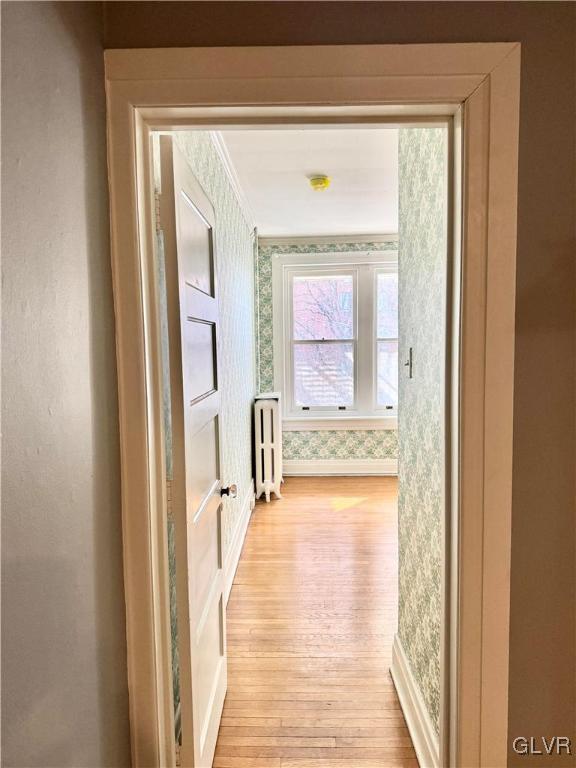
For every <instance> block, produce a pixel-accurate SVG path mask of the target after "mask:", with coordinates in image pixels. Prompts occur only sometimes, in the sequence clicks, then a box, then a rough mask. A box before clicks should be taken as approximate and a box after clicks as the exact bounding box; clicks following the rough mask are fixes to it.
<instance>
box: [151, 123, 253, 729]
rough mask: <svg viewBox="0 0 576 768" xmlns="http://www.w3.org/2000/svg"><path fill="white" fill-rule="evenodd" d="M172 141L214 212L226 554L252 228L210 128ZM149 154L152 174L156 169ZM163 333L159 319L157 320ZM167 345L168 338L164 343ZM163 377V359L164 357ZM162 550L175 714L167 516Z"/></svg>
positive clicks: (244, 371) (239, 474)
mask: <svg viewBox="0 0 576 768" xmlns="http://www.w3.org/2000/svg"><path fill="white" fill-rule="evenodd" d="M174 140H175V143H176V144H177V145H178V147H179V148H180V150H181V151H182V153H183V154H184V155H185V157H186V158H187V160H188V162H189V164H190V168H191V169H192V172H193V173H194V176H195V177H196V179H197V180H198V182H199V183H200V185H201V186H202V188H203V189H204V192H205V193H206V195H207V196H208V198H209V199H210V201H211V202H212V205H213V206H214V211H215V218H216V230H215V238H216V249H217V250H216V253H217V265H216V269H217V279H218V291H219V298H220V302H221V305H222V306H224V307H226V311H225V312H222V313H221V319H220V348H219V351H220V371H219V382H220V390H221V392H222V407H221V413H220V425H221V434H223V435H224V436H226V435H228V436H230V437H229V439H223V440H222V441H221V476H222V483H223V485H229V484H230V483H236V484H237V485H238V496H237V498H236V499H225V500H224V506H223V515H222V540H223V541H222V546H223V556H224V558H226V555H227V553H228V550H229V547H230V545H231V542H232V539H233V536H234V532H235V529H236V525H237V523H238V521H239V520H240V514H241V510H242V504H243V502H244V500H245V499H246V496H247V494H248V493H249V490H250V488H251V483H252V403H253V400H254V395H255V393H256V349H255V346H256V343H255V339H256V323H255V316H254V305H255V298H254V258H255V243H254V233H253V231H252V229H251V226H250V224H249V223H248V222H247V221H246V219H245V217H244V214H243V213H242V210H241V208H240V206H239V204H238V201H237V199H236V196H235V194H234V191H233V189H232V186H231V184H230V182H229V180H228V176H227V174H226V171H225V169H224V166H223V164H222V162H221V160H220V157H219V155H218V152H217V150H216V148H215V146H214V144H213V143H212V139H211V138H210V134H209V133H207V132H205V131H204V132H203V131H186V132H184V131H181V132H176V133H175V134H174ZM158 171H159V169H158V155H157V153H155V173H156V178H157V179H158V178H159V173H158ZM158 246H159V247H158V262H159V273H160V274H159V285H160V290H162V285H163V243H162V237H161V234H160V236H159V239H158ZM162 326H163V329H164V333H167V327H166V326H165V322H162ZM166 346H167V345H166ZM164 368H165V374H164V375H165V376H167V375H168V364H167V361H165V365H164ZM165 423H166V434H167V454H168V456H167V465H168V470H170V466H171V457H170V413H169V401H167V403H165ZM168 550H169V565H170V567H169V570H170V591H171V599H170V603H171V624H172V668H173V678H174V701H175V709H176V715H177V714H178V702H179V681H178V676H179V675H178V643H177V634H178V627H177V615H176V578H175V573H176V570H175V532H174V527H173V525H172V523H171V522H170V521H169V528H168Z"/></svg>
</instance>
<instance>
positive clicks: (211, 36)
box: [105, 2, 576, 766]
mask: <svg viewBox="0 0 576 768" xmlns="http://www.w3.org/2000/svg"><path fill="white" fill-rule="evenodd" d="M105 15H106V37H105V43H106V45H107V46H108V47H112V48H121V47H147V46H150V47H152V46H195V45H196V46H202V45H203V46H209V45H224V46H228V45H295V44H304V45H306V44H308V45H310V44H336V43H340V44H342V43H430V42H442V43H447V42H484V41H489V42H490V41H520V42H521V43H522V91H521V130H520V158H519V159H520V170H519V210H518V267H517V312H516V330H517V344H516V374H515V423H514V488H513V493H514V500H513V504H514V506H513V551H512V614H511V648H512V655H511V669H510V672H511V676H510V734H511V736H514V735H538V734H554V733H558V734H564V733H569V732H570V731H571V730H572V731H573V729H574V722H575V706H576V704H575V695H576V694H575V690H574V679H575V669H574V664H575V654H574V637H575V605H576V600H575V595H574V589H575V587H574V551H575V550H574V522H575V518H576V516H575V514H574V479H575V478H574V474H575V467H576V460H575V435H574V423H575V420H574V395H575V392H574V364H575V351H576V345H575V343H574V333H575V328H574V320H575V313H574V306H575V295H574V284H575V262H574V250H575V242H574V234H575V233H574V199H575V189H574V167H575V156H574V151H575V149H574V122H575V121H574V117H575V93H576V89H575V87H574V76H575V74H574V73H575V52H574V51H575V45H574V39H575V21H576V4H573V3H547V2H543V3H539V2H534V3H516V2H499V3H490V2H449V3H446V2H425V3H421V2H405V3H400V2H368V3H363V2H251V3H244V2H242V3H240V2H219V3H209V2H201V3H178V2H176V3H173V2H162V3H154V2H152V3H132V2H110V3H106V4H105ZM539 760H541V758H538V757H536V758H534V762H536V763H538V761H539ZM534 762H533V760H532V759H531V758H528V757H525V756H513V755H511V764H513V765H524V766H528V765H531V764H534ZM566 762H567V760H566V758H560V759H558V758H554V757H547V758H546V764H547V765H551V766H552V765H555V764H556V763H559V764H562V763H564V764H566Z"/></svg>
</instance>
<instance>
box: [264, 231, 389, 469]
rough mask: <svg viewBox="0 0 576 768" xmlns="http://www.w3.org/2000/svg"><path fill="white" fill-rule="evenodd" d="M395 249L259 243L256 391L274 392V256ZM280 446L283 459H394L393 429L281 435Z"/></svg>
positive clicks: (374, 245)
mask: <svg viewBox="0 0 576 768" xmlns="http://www.w3.org/2000/svg"><path fill="white" fill-rule="evenodd" d="M397 249H398V242H397V241H388V242H382V243H378V242H374V243H359V242H349V243H344V244H343V243H323V244H321V245H319V244H316V243H315V244H306V243H298V244H295V245H284V244H282V245H272V244H268V243H266V241H265V240H260V242H259V247H258V257H257V260H256V300H257V318H258V328H257V332H258V341H257V353H258V366H257V367H258V388H259V390H260V392H270V391H272V390H274V349H273V342H272V318H273V309H272V260H273V258H274V256H276V255H281V254H294V253H296V254H298V253H302V254H305V253H306V254H308V253H335V252H339V253H342V252H351V253H362V252H366V251H370V252H378V251H396V250H397ZM282 443H283V444H282V450H283V458H284V459H285V460H312V459H395V458H396V457H397V455H398V438H397V433H396V431H395V430H351V431H340V430H334V431H322V432H315V431H302V432H284V435H283V441H282Z"/></svg>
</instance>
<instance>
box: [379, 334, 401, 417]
mask: <svg viewBox="0 0 576 768" xmlns="http://www.w3.org/2000/svg"><path fill="white" fill-rule="evenodd" d="M378 405H392V406H394V407H396V406H397V405H398V342H397V341H379V342H378Z"/></svg>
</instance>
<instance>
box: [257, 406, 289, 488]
mask: <svg viewBox="0 0 576 768" xmlns="http://www.w3.org/2000/svg"><path fill="white" fill-rule="evenodd" d="M254 456H255V462H256V498H257V499H259V498H260V496H262V494H264V495H265V496H266V501H270V494H271V493H274V494H275V495H276V498H278V499H281V498H282V494H281V493H280V484H281V483H282V482H284V481H283V478H282V409H281V404H280V393H279V392H270V393H266V394H262V395H258V397H257V398H256V401H255V404H254Z"/></svg>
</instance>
